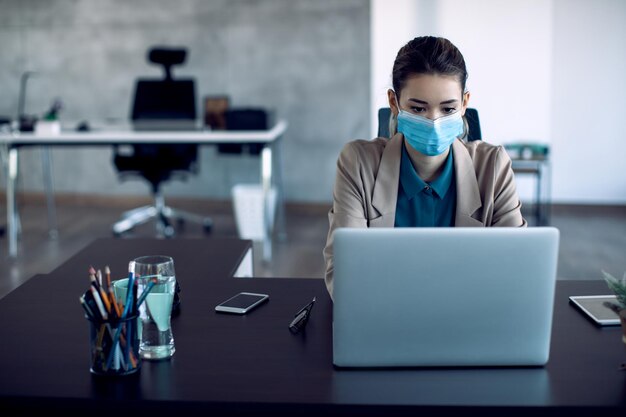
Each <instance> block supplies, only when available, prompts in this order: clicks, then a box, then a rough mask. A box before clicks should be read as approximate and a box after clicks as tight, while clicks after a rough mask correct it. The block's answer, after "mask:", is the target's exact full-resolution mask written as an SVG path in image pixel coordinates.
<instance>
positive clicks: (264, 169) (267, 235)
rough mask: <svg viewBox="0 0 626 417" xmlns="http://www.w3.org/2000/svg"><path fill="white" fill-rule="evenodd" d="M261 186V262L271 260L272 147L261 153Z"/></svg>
mask: <svg viewBox="0 0 626 417" xmlns="http://www.w3.org/2000/svg"><path fill="white" fill-rule="evenodd" d="M261 185H262V188H263V260H264V261H266V262H269V261H271V260H272V229H273V227H272V223H273V222H272V218H271V206H270V204H271V201H270V191H271V189H272V146H271V145H266V146H264V147H263V150H262V151H261Z"/></svg>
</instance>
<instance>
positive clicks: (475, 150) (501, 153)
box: [462, 140, 508, 162]
mask: <svg viewBox="0 0 626 417" xmlns="http://www.w3.org/2000/svg"><path fill="white" fill-rule="evenodd" d="M462 143H463V145H464V147H465V149H467V152H468V153H469V155H470V157H471V158H472V160H474V161H475V162H480V161H485V160H494V159H502V158H505V159H506V158H508V154H507V153H506V151H505V150H504V147H503V146H502V145H493V144H491V143H488V142H484V141H482V140H473V141H471V142H462Z"/></svg>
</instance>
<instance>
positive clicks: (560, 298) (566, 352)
mask: <svg viewBox="0 0 626 417" xmlns="http://www.w3.org/2000/svg"><path fill="white" fill-rule="evenodd" d="M246 244H248V242H243V243H242V242H241V241H237V240H213V239H196V240H194V239H189V240H152V239H141V240H131V239H128V240H114V239H104V240H99V241H96V242H94V243H93V244H92V245H90V246H89V247H87V248H86V249H85V250H83V251H82V252H80V253H79V254H77V255H76V256H75V257H73V258H72V259H70V260H69V261H68V262H66V263H65V264H63V265H62V266H61V267H59V268H58V269H56V270H55V271H53V272H52V273H51V274H49V275H40V276H36V277H34V278H33V279H31V280H29V281H28V282H26V283H25V284H24V285H22V286H21V287H19V288H17V289H16V290H15V291H13V292H12V293H10V294H8V295H7V296H6V297H5V298H4V299H2V300H0V332H1V334H2V343H1V344H0V369H1V370H2V373H1V376H0V409H3V408H4V409H7V410H8V409H12V408H19V409H21V410H23V409H27V410H31V411H34V412H36V411H42V410H45V411H49V410H51V409H53V408H65V409H67V407H68V405H70V404H71V405H72V407H73V409H74V410H76V411H77V412H80V410H81V409H87V410H88V413H83V415H94V413H95V414H99V413H102V415H109V416H110V415H113V414H119V413H120V410H128V411H129V412H130V411H131V410H135V411H136V412H141V413H143V414H145V415H148V414H147V413H156V414H159V415H161V414H166V413H167V414H170V415H171V413H173V412H175V413H176V415H183V416H189V415H200V414H202V415H209V414H211V413H217V415H266V414H270V415H273V416H278V415H291V416H293V415H309V414H311V415H313V414H315V415H342V414H346V413H348V414H357V413H358V414H359V415H385V416H390V415H416V414H417V412H426V413H427V414H429V415H444V414H449V413H454V414H455V415H464V414H465V415H466V414H471V415H498V416H500V415H528V414H530V413H533V415H535V414H538V415H544V414H551V415H554V414H560V413H563V414H566V415H568V416H571V415H588V414H594V413H595V414H596V415H599V413H600V412H602V413H605V414H604V415H609V414H608V413H614V412H615V411H616V410H614V409H617V408H619V409H620V410H619V412H623V408H624V406H625V405H626V390H625V388H626V373H625V372H623V371H619V370H618V367H619V365H620V364H621V363H622V362H626V345H624V344H623V343H622V342H621V338H620V332H621V330H620V328H619V327H611V328H598V327H595V326H594V325H593V324H592V323H591V322H590V321H588V320H587V319H586V318H585V317H584V316H583V315H582V314H580V313H579V312H578V311H577V310H576V309H575V308H574V307H572V306H571V305H569V303H568V298H567V297H568V296H570V295H576V294H578V295H581V294H603V293H606V292H607V289H606V285H605V284H604V283H603V282H601V281H559V282H558V284H557V292H556V303H555V316H554V326H553V339H552V346H551V357H550V361H549V363H548V365H547V366H546V367H545V368H495V369H494V368H492V369H479V368H477V369H425V368H422V369H401V370H337V369H335V368H333V365H332V326H331V322H332V303H331V301H330V299H329V297H328V295H327V293H326V289H325V287H324V283H323V280H321V279H288V278H258V279H235V278H229V277H230V276H231V274H232V272H233V271H234V269H235V267H236V264H237V263H238V262H239V261H240V257H241V256H243V253H244V252H245V250H247V248H249V246H246ZM157 252H158V253H164V254H170V255H172V256H173V257H174V260H175V262H176V272H177V278H178V280H179V282H180V284H181V287H182V292H181V300H182V301H181V308H182V310H181V314H180V315H179V316H178V317H176V318H174V319H173V321H172V323H173V331H174V337H175V342H176V354H175V355H174V357H173V358H172V360H171V361H166V362H145V361H144V363H143V368H142V369H141V371H140V373H139V374H138V375H135V376H129V377H123V378H118V379H108V378H102V377H95V376H92V375H91V374H90V373H89V363H88V361H89V358H88V349H89V347H88V327H87V323H86V321H85V319H84V317H83V314H82V310H81V309H80V307H79V304H78V296H79V294H80V293H82V292H83V291H84V290H85V288H86V286H87V285H86V284H87V278H86V277H85V275H86V273H85V271H86V268H87V266H88V265H89V264H93V265H94V266H95V267H101V266H103V265H104V264H105V263H108V264H109V265H111V268H112V270H113V271H114V274H115V271H122V270H125V265H126V263H127V261H128V260H129V259H131V258H132V257H134V256H138V255H141V254H147V253H157ZM244 290H247V291H260V292H266V293H268V294H269V295H270V301H269V302H268V303H266V304H265V305H263V306H261V307H260V308H258V309H257V310H255V311H254V312H252V313H251V314H249V315H247V316H235V315H223V314H218V313H215V311H214V310H213V309H214V306H215V305H216V304H218V302H220V301H223V300H224V299H226V298H227V297H229V296H231V295H233V294H234V293H236V292H238V291H244ZM313 296H315V297H317V303H316V305H315V307H314V309H313V312H312V316H311V319H310V322H309V324H308V326H307V329H306V333H304V334H301V335H292V334H291V333H290V332H289V331H288V329H287V326H288V323H289V321H290V319H291V318H292V317H293V314H294V313H295V312H296V311H297V310H298V309H299V308H300V307H302V306H303V305H305V304H306V303H307V302H308V301H310V299H311V298H312V297H313ZM111 413H112V414H111ZM3 414H4V413H3ZM64 414H65V413H64ZM156 414H154V415H156Z"/></svg>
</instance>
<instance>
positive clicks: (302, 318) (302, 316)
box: [289, 297, 315, 333]
mask: <svg viewBox="0 0 626 417" xmlns="http://www.w3.org/2000/svg"><path fill="white" fill-rule="evenodd" d="M313 304H315V297H313V301H311V302H310V303H309V304H307V305H306V306H304V307H303V308H302V309H300V311H298V312H297V313H296V315H295V317H294V319H293V320H292V321H291V323H290V324H289V330H290V331H291V332H292V333H298V332H299V331H300V330H302V329H303V328H304V326H306V324H307V322H308V321H309V315H310V314H311V309H312V308H313Z"/></svg>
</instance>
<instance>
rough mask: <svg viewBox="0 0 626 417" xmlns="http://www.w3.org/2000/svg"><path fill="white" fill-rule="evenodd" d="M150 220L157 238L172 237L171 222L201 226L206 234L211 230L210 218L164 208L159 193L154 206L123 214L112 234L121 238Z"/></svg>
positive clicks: (211, 222) (161, 196)
mask: <svg viewBox="0 0 626 417" xmlns="http://www.w3.org/2000/svg"><path fill="white" fill-rule="evenodd" d="M152 219H154V220H155V221H156V222H155V223H156V231H157V236H159V237H173V236H174V234H175V231H174V226H173V225H172V222H173V221H175V222H176V223H177V224H179V225H183V224H184V223H185V222H192V223H197V224H201V225H202V227H203V228H204V231H205V232H206V233H210V232H211V229H212V228H213V220H211V218H210V217H202V216H199V215H197V214H194V213H189V212H187V211H183V210H178V209H174V208H171V207H169V206H166V205H165V200H164V198H163V194H162V193H160V192H159V193H157V194H156V195H155V198H154V205H148V206H143V207H138V208H135V209H132V210H128V211H126V212H124V213H123V214H122V218H121V219H120V220H119V221H118V222H117V223H115V224H114V225H113V234H114V235H115V236H121V235H123V234H124V233H127V232H129V231H131V230H132V229H134V228H135V227H136V226H139V225H142V224H144V223H147V222H148V221H150V220H152Z"/></svg>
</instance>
